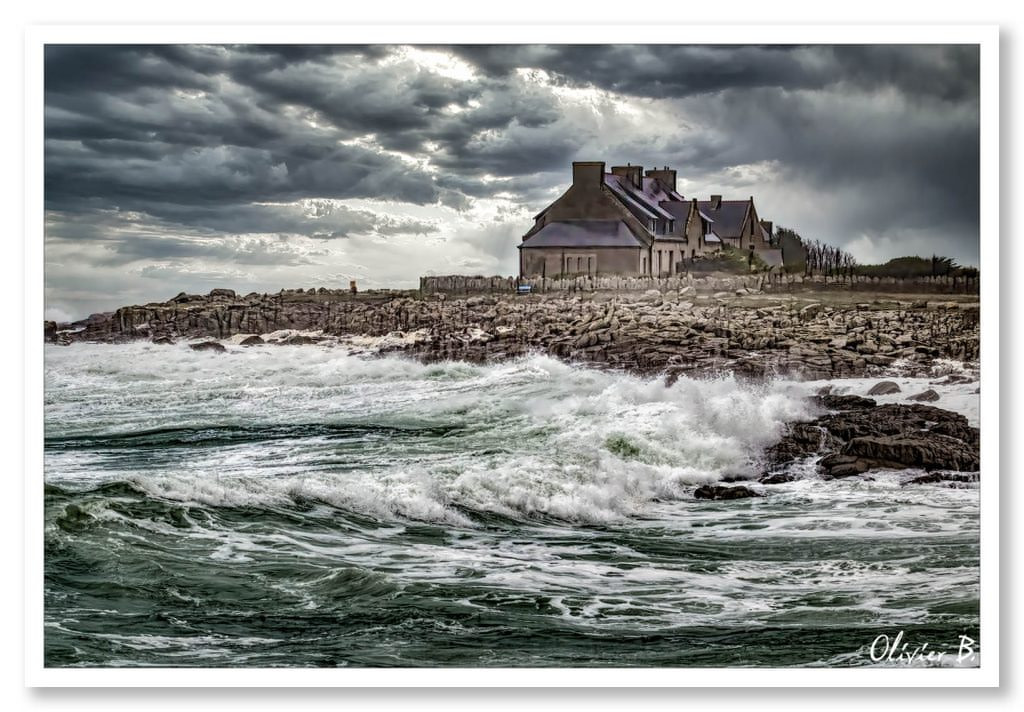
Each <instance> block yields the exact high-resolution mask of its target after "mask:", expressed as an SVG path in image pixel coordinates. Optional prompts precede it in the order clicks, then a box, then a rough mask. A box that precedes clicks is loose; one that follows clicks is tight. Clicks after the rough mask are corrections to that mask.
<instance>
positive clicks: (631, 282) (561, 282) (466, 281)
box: [420, 271, 979, 295]
mask: <svg viewBox="0 0 1024 712" xmlns="http://www.w3.org/2000/svg"><path fill="white" fill-rule="evenodd" d="M520 283H521V284H529V285H531V286H532V288H533V291H534V292H535V293H539V294H545V293H549V292H570V293H574V292H602V291H620V292H646V291H647V290H649V289H657V290H658V291H659V292H666V291H672V290H678V289H683V288H685V287H692V288H694V289H695V290H697V291H698V292H705V293H714V292H735V291H736V290H740V289H746V290H750V291H754V292H757V291H764V292H789V291H794V290H797V289H809V290H849V291H857V292H861V291H864V292H870V291H878V292H894V293H904V294H909V293H918V294H978V292H979V287H978V281H977V280H973V281H972V282H970V283H966V282H964V281H963V280H962V279H961V280H953V279H952V278H946V277H915V278H910V279H899V278H895V277H854V278H852V279H850V278H840V277H824V276H822V275H813V276H804V275H802V274H795V275H792V274H781V273H779V272H777V271H773V272H770V273H760V274H748V275H737V274H727V273H723V272H714V273H710V274H706V273H699V272H694V273H683V274H678V275H673V276H671V277H660V278H659V277H625V276H616V275H600V276H596V277H593V276H589V275H580V276H577V277H571V276H570V277H564V278H557V279H556V278H547V279H542V278H539V277H538V278H529V279H526V278H523V279H516V278H515V277H501V276H493V277H483V276H465V275H458V274H455V275H443V276H430V277H420V293H421V294H423V295H429V294H452V295H463V294H510V293H514V292H515V291H516V286H517V285H518V284H520Z"/></svg>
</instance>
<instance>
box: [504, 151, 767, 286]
mask: <svg viewBox="0 0 1024 712" xmlns="http://www.w3.org/2000/svg"><path fill="white" fill-rule="evenodd" d="M770 239H771V223H763V221H761V220H760V218H759V217H758V214H757V210H756V208H755V207H754V199H753V197H751V198H750V199H749V200H743V201H740V200H728V201H723V200H722V199H721V196H712V199H711V200H710V201H698V200H697V199H696V198H691V199H686V198H684V197H683V196H682V195H680V194H679V193H678V192H677V191H676V171H674V170H671V169H669V168H668V166H665V167H664V168H660V169H648V170H646V171H644V169H643V167H641V166H634V165H625V166H614V167H612V169H611V172H606V171H605V164H604V162H601V161H576V162H574V163H573V164H572V185H570V186H569V188H568V189H567V190H566V191H565V192H564V193H563V194H562V195H561V196H559V197H558V198H557V199H556V200H555V201H554V202H553V203H551V204H550V205H549V206H548V207H546V208H545V209H544V210H542V211H541V212H540V213H538V214H537V215H536V216H535V218H534V225H533V227H532V228H530V230H529V231H528V232H527V233H526V234H525V235H524V236H523V241H522V243H521V244H520V245H519V274H520V276H521V277H553V276H555V275H581V274H590V275H599V274H621V275H629V276H640V275H647V276H652V277H658V276H670V275H673V274H676V273H678V272H679V271H680V270H681V269H684V268H685V261H686V260H692V259H694V258H696V257H698V256H702V255H705V254H707V253H709V252H716V251H718V250H720V249H721V247H722V244H725V243H728V244H732V245H734V246H736V247H738V248H740V249H756V250H764V249H768V247H769V246H770Z"/></svg>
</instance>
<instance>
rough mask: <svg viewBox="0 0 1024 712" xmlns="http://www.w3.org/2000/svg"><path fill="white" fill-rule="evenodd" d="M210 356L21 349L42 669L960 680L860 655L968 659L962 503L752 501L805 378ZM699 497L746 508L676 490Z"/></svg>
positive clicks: (970, 398)
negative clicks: (41, 392)
mask: <svg viewBox="0 0 1024 712" xmlns="http://www.w3.org/2000/svg"><path fill="white" fill-rule="evenodd" d="M228 348H229V352H228V353H224V354H218V353H209V352H194V351H192V350H190V349H189V348H188V346H187V345H186V344H184V343H180V344H176V345H172V346H159V345H153V344H149V343H142V342H139V343H132V344H125V345H105V344H75V345H72V346H67V347H62V346H55V345H47V346H46V351H45V430H46V432H45V436H46V437H45V456H44V482H43V483H39V484H40V486H41V487H42V488H43V491H44V498H45V529H44V532H43V536H44V539H45V562H44V579H45V581H44V585H45V631H44V648H45V664H46V665H47V666H75V667H80V666H85V667H97V666H99V667H120V666H132V667H135V666H158V667H177V666H199V667H219V666H257V667H276V666H303V667H318V666H319V667H333V666H402V667H410V666H413V667H422V666H458V667H478V666H499V667H520V666H539V667H554V666H579V667H593V666H658V667H723V666H759V667H761V666H764V667H784V666H860V665H875V664H885V665H900V664H941V665H951V664H957V661H956V660H955V657H954V656H953V655H950V656H947V657H945V658H943V659H942V660H940V661H937V662H932V663H930V662H929V661H922V660H920V659H918V660H914V661H908V660H906V659H905V658H901V657H899V656H894V655H892V654H890V655H888V657H886V658H884V659H879V653H880V652H883V649H882V647H881V645H880V643H879V642H878V641H880V640H881V639H880V638H879V636H883V635H885V636H889V637H888V638H887V640H889V641H893V640H895V639H896V636H897V635H898V634H902V636H901V640H902V641H904V642H910V643H911V646H910V647H911V648H913V647H914V646H916V645H918V644H920V643H928V650H948V651H950V652H951V653H954V654H955V653H956V652H957V650H958V647H959V644H960V641H961V636H967V637H969V638H970V639H971V640H972V641H975V644H974V646H973V649H974V650H975V651H978V650H980V647H979V645H978V644H977V642H976V641H978V638H979V636H978V620H979V532H978V523H979V497H978V494H979V490H978V486H977V485H972V484H966V485H964V484H960V485H958V486H949V483H936V484H915V485H908V484H907V481H908V480H909V479H911V478H912V477H913V476H915V475H919V474H921V473H920V472H914V471H883V472H874V473H870V476H868V477H863V478H861V477H854V478H848V479H840V480H831V481H826V480H822V479H820V478H819V477H817V476H816V475H815V474H814V467H813V462H811V461H808V462H804V463H798V464H797V465H796V468H797V470H802V471H803V473H804V474H805V475H806V476H804V477H802V478H800V479H797V480H795V481H792V482H789V483H785V484H780V485H770V486H762V485H759V484H757V483H756V478H757V476H758V475H759V474H760V473H761V472H762V470H761V466H760V461H759V458H760V456H761V453H762V451H763V450H764V448H765V447H767V446H768V445H770V444H772V443H773V442H774V441H775V440H777V439H778V437H779V436H780V435H781V434H782V432H783V429H784V426H785V423H787V422H790V421H793V420H801V419H810V418H812V417H814V415H815V413H814V412H813V410H812V406H811V405H810V404H809V403H808V401H807V400H806V398H805V396H807V395H809V394H812V393H814V392H815V391H816V390H817V389H818V388H820V387H821V386H822V385H824V384H825V382H816V383H808V382H803V383H801V382H794V381H788V380H784V379H778V380H773V381H770V382H766V383H749V382H743V381H738V380H736V379H734V378H733V377H731V376H722V377H720V378H711V379H701V380H692V379H687V378H680V379H679V380H678V381H676V382H675V383H673V384H672V385H671V386H668V385H666V383H665V381H664V379H659V378H641V377H637V376H633V375H628V374H623V373H616V372H608V371H601V370H596V369H593V368H588V367H583V366H577V365H569V364H566V363H562V362H560V361H557V360H554V359H551V358H548V357H545V356H539V355H535V356H530V357H526V358H523V359H519V360H513V361H507V362H503V363H496V364H489V365H472V364H467V363H454V362H453V363H438V364H423V363H419V362H416V361H413V360H409V359H405V358H400V357H393V356H387V357H375V356H372V355H368V354H366V353H360V352H359V351H358V350H353V349H351V348H346V347H345V346H343V345H334V346H309V345H303V346H265V347H256V348H243V347H239V346H234V345H229V346H228ZM943 369H945V370H946V371H957V372H959V371H962V369H963V367H962V366H961V365H959V364H951V363H947V364H940V365H939V366H938V367H937V370H936V372H935V373H934V374H932V376H933V378H932V379H931V380H934V377H935V376H939V375H942V374H941V371H943ZM878 380H879V379H878V378H871V379H845V380H841V381H830V382H828V383H830V384H831V385H833V388H834V392H846V393H855V394H858V395H864V394H866V392H867V390H868V389H869V388H870V387H871V386H872V385H873V384H874V383H876V382H877V381H878ZM893 380H896V381H897V382H898V383H899V384H900V385H901V386H902V388H903V392H902V393H901V394H895V395H892V396H886V397H882V398H879V399H878V400H879V401H880V402H890V401H894V400H898V399H900V398H904V397H905V396H906V395H908V394H910V393H915V392H918V391H920V390H924V389H925V388H934V389H935V390H937V391H939V392H940V394H941V399H940V401H939V402H938V403H935V404H934V405H938V406H939V407H945V408H949V409H952V410H957V411H959V412H962V413H964V414H965V415H967V416H968V418H969V419H970V420H971V422H972V424H974V425H977V424H978V396H977V394H976V393H975V390H976V388H977V386H978V384H977V383H970V384H960V385H930V379H929V378H921V377H911V376H903V375H898V376H896V377H894V378H893ZM723 478H726V479H731V480H748V479H749V480H753V482H751V483H748V484H749V485H750V486H751V487H753V488H755V489H758V490H759V491H763V492H766V493H768V494H769V496H767V497H763V498H756V499H746V500H733V501H706V500H696V499H694V498H693V490H694V488H695V487H696V486H698V485H700V484H703V483H710V482H718V481H720V480H722V479H723ZM886 652H891V651H886ZM977 662H978V658H974V659H972V660H971V661H969V662H968V663H967V664H977Z"/></svg>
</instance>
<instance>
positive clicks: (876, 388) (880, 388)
mask: <svg viewBox="0 0 1024 712" xmlns="http://www.w3.org/2000/svg"><path fill="white" fill-rule="evenodd" d="M899 392H900V387H899V386H898V385H897V384H895V383H893V382H892V381H879V382H878V383H876V384H875V385H873V386H871V390H870V391H868V395H869V396H887V395H889V394H891V393H899Z"/></svg>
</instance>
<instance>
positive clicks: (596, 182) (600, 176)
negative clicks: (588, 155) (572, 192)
mask: <svg viewBox="0 0 1024 712" xmlns="http://www.w3.org/2000/svg"><path fill="white" fill-rule="evenodd" d="M603 183H604V161H573V162H572V184H573V185H581V186H586V187H588V188H597V187H599V186H601V185H602V184H603Z"/></svg>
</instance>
